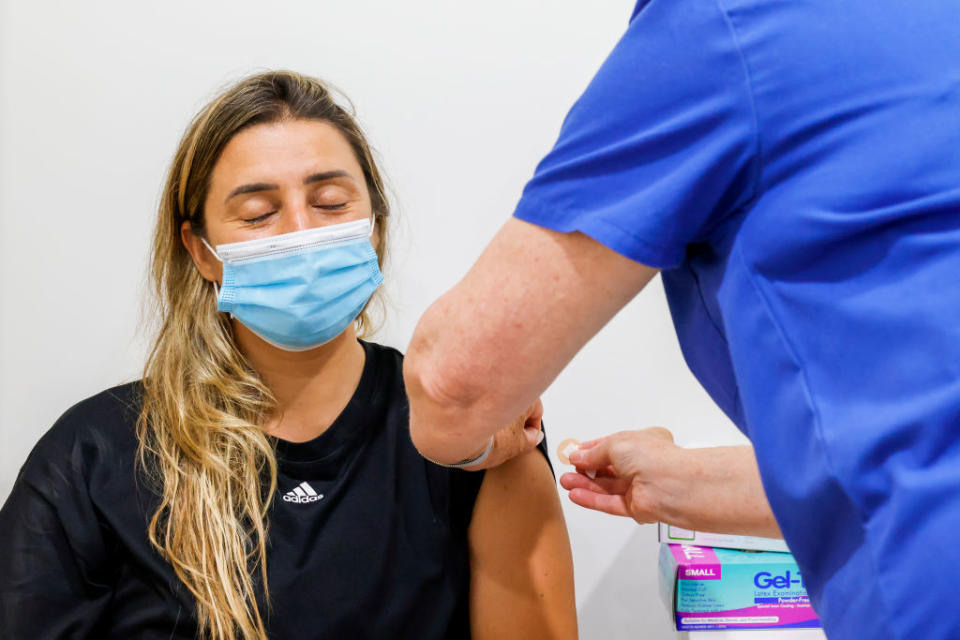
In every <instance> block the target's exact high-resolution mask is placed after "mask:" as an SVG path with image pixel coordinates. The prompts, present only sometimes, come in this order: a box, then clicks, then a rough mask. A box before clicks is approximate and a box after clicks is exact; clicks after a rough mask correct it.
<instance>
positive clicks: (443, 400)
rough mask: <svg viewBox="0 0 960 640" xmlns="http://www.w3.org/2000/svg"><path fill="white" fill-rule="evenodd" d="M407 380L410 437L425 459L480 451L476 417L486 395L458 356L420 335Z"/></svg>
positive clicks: (451, 458) (406, 372) (449, 458)
mask: <svg viewBox="0 0 960 640" xmlns="http://www.w3.org/2000/svg"><path fill="white" fill-rule="evenodd" d="M403 379H404V384H405V386H406V392H407V397H408V399H409V402H410V437H411V439H412V440H413V444H414V446H415V447H416V448H417V450H418V451H419V452H420V453H421V455H423V456H425V457H427V458H429V459H432V460H437V461H444V462H447V461H454V460H459V459H462V458H464V457H467V456H466V454H462V452H464V451H466V452H469V451H471V450H472V449H473V448H475V443H476V441H477V439H478V438H477V434H475V433H472V432H473V431H475V429H473V428H472V426H473V425H472V424H471V417H475V416H476V407H477V404H478V402H479V399H480V397H481V396H482V391H481V390H480V389H479V388H478V387H477V385H475V384H474V383H473V381H472V376H471V375H470V373H469V372H468V371H466V370H465V368H464V367H462V366H458V365H457V363H456V360H455V355H454V354H451V353H449V352H448V351H446V350H443V351H441V350H438V349H435V348H432V345H431V343H430V342H429V341H427V340H424V339H423V338H419V337H418V336H416V335H415V336H414V339H413V341H412V342H411V344H410V348H409V350H408V352H407V355H406V357H405V358H404V362H403ZM480 437H481V438H485V437H488V436H486V435H481V436H480Z"/></svg>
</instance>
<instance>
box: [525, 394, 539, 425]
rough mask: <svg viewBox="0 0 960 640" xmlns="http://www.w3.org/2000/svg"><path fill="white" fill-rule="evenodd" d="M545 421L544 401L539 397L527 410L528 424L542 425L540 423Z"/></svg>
mask: <svg viewBox="0 0 960 640" xmlns="http://www.w3.org/2000/svg"><path fill="white" fill-rule="evenodd" d="M541 422H543V401H542V400H541V399H540V398H537V401H536V402H534V403H533V406H531V407H530V409H529V410H528V412H527V420H526V423H527V426H536V427H537V428H539V427H540V423H541Z"/></svg>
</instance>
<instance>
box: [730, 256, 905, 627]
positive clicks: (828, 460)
mask: <svg viewBox="0 0 960 640" xmlns="http://www.w3.org/2000/svg"><path fill="white" fill-rule="evenodd" d="M733 251H736V252H737V254H739V255H738V257H739V259H740V262H741V264H742V265H743V268H744V270H745V271H746V273H747V279H748V280H749V282H750V286H751V287H752V288H753V290H754V291H755V292H756V294H757V297H758V298H759V299H760V303H761V304H762V305H763V310H764V312H765V313H766V315H767V317H768V318H769V319H770V322H771V323H772V324H773V326H774V328H775V329H776V331H777V337H778V338H779V340H780V342H782V343H783V346H784V348H785V349H786V351H787V355H788V356H789V358H790V360H791V361H792V362H794V363H795V364H796V366H797V369H798V370H799V372H800V382H801V385H802V387H803V393H804V395H805V396H806V399H807V404H808V405H809V408H810V411H811V412H812V413H813V422H814V433H815V434H816V437H817V438H818V439H819V440H820V446H821V447H822V448H823V458H824V463H825V464H826V466H827V468H828V469H829V470H830V476H831V477H832V478H833V479H834V480H835V481H836V482H837V485H838V486H839V487H840V488H841V489H842V490H843V492H844V494H846V497H847V499H848V500H849V501H850V504H851V505H853V506H854V507H855V508H856V511H857V515H858V516H859V519H860V523H861V528H862V530H863V547H864V548H866V549H867V553H868V554H869V556H870V560H871V563H872V564H873V572H874V576H876V577H877V578H878V579H877V584H876V589H877V592H878V593H879V594H880V596H881V598H882V600H883V605H884V609H885V611H884V614H885V615H884V626H885V627H886V628H887V629H888V630H889V631H890V632H891V635H893V636H894V637H896V635H897V634H896V633H895V631H896V629H895V628H894V627H893V626H892V621H893V620H894V616H893V615H891V614H892V612H893V608H892V607H891V606H890V601H889V598H888V597H887V596H886V594H885V593H884V591H883V581H882V580H880V579H879V578H880V577H881V576H882V574H881V572H880V569H879V567H880V564H879V563H878V562H877V554H876V552H875V548H874V544H873V542H872V540H871V536H870V528H869V527H867V526H866V520H865V519H864V516H863V512H862V510H861V509H860V505H859V504H858V503H857V502H856V501H855V500H854V499H853V497H852V496H853V493H852V492H851V491H850V489H849V488H848V487H847V484H846V482H845V481H844V479H843V478H842V477H841V476H840V475H839V474H838V473H837V467H836V465H835V464H834V463H833V458H832V457H831V455H830V449H829V448H828V447H827V441H826V439H825V438H824V436H823V421H822V419H821V417H820V410H819V408H818V407H817V403H816V401H815V400H814V394H813V391H812V389H811V388H810V381H809V380H808V379H807V372H806V370H805V369H804V368H803V366H802V364H801V360H800V357H799V356H798V354H797V350H796V349H795V348H794V346H793V342H792V341H791V340H790V338H789V336H788V335H787V331H786V329H784V327H783V324H782V323H781V322H780V321H779V318H778V316H777V314H776V313H774V309H773V307H772V306H771V305H770V301H769V300H768V299H767V296H766V295H764V292H763V289H762V288H761V286H760V284H759V283H758V282H757V278H756V277H755V276H756V274H755V273H754V271H753V269H751V268H750V263H749V262H748V261H747V257H746V255H744V252H743V243H737V244H736V245H735V246H734V249H733Z"/></svg>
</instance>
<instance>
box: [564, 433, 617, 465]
mask: <svg viewBox="0 0 960 640" xmlns="http://www.w3.org/2000/svg"><path fill="white" fill-rule="evenodd" d="M611 441H612V438H610V437H607V438H603V439H602V440H600V441H599V442H597V443H596V444H594V445H593V446H592V447H589V448H587V449H584V448H583V445H581V446H580V448H579V449H577V450H576V451H574V452H573V453H571V454H570V462H571V463H573V465H574V466H576V467H577V468H578V469H584V470H594V471H595V470H597V469H601V468H603V467H608V466H612V465H613V461H612V460H611V459H610V444H611Z"/></svg>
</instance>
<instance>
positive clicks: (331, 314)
mask: <svg viewBox="0 0 960 640" xmlns="http://www.w3.org/2000/svg"><path fill="white" fill-rule="evenodd" d="M372 233H373V223H372V221H371V220H370V219H366V220H356V221H354V222H345V223H343V224H336V225H331V226H326V227H319V228H316V229H307V230H305V231H296V232H294V233H285V234H282V235H278V236H271V237H268V238H257V239H256V240H247V241H245V242H234V243H231V244H220V245H217V248H216V250H214V249H213V248H211V247H210V245H209V244H207V241H206V240H204V241H203V243H204V244H205V245H206V246H207V248H208V249H210V251H211V252H212V253H213V255H215V256H216V257H217V259H219V260H220V261H221V262H222V263H223V283H222V284H221V285H220V288H219V291H218V292H217V310H218V311H223V312H226V313H229V314H231V315H232V316H233V317H234V318H236V319H237V320H238V321H240V322H241V323H242V324H243V325H244V326H245V327H247V328H248V329H250V330H251V331H253V332H254V333H255V334H257V335H258V336H260V337H261V338H263V339H264V340H266V341H267V342H269V343H270V344H272V345H274V346H276V347H279V348H280V349H285V350H287V351H306V350H308V349H313V348H315V347H318V346H320V345H322V344H324V343H325V342H329V341H330V340H332V339H333V338H335V337H337V336H338V335H340V333H342V332H343V330H344V329H346V328H347V327H348V326H350V323H351V322H353V321H354V320H356V319H357V316H358V315H360V312H361V311H363V308H364V306H365V305H366V304H367V301H368V300H369V299H370V296H371V295H373V292H374V291H376V289H377V287H379V286H380V283H381V282H383V274H382V273H380V266H379V265H378V263H377V252H376V251H375V250H374V248H373V245H372V244H370V236H371V235H372Z"/></svg>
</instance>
